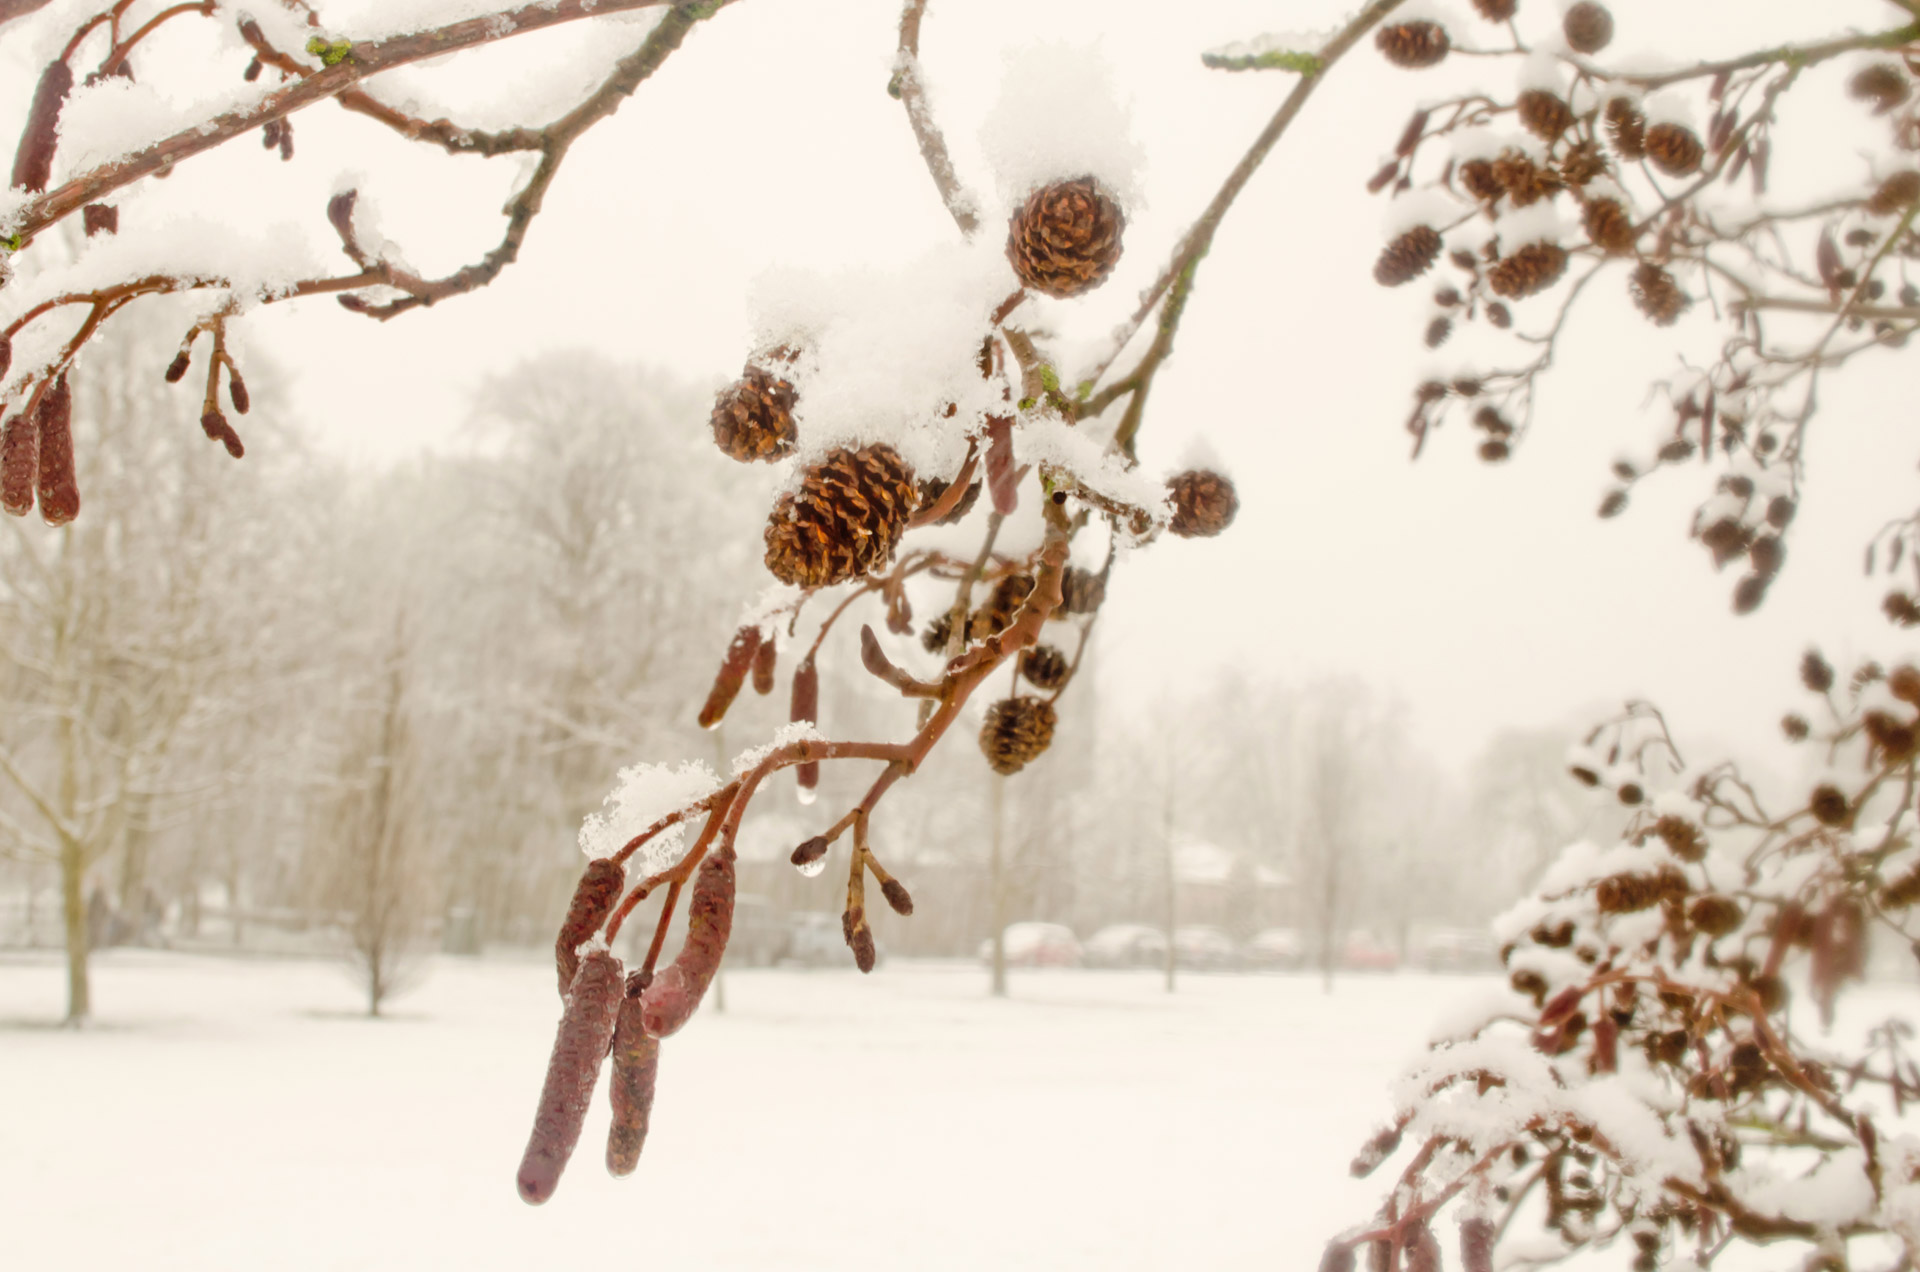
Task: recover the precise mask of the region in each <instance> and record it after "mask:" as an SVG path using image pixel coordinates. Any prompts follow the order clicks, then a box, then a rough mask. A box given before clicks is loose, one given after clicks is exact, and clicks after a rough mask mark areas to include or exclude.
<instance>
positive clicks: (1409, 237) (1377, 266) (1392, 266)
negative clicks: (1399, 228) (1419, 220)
mask: <svg viewBox="0 0 1920 1272" xmlns="http://www.w3.org/2000/svg"><path fill="white" fill-rule="evenodd" d="M1439 259H1440V233H1439V231H1438V230H1435V229H1434V228H1433V227H1432V226H1431V225H1416V226H1414V227H1413V228H1412V229H1410V230H1408V231H1407V232H1406V233H1405V234H1402V235H1401V236H1400V237H1399V238H1396V239H1395V240H1393V242H1391V243H1389V244H1387V246H1386V247H1385V249H1383V250H1382V251H1381V253H1380V259H1379V260H1377V261H1375V262H1374V263H1373V281H1374V282H1376V283H1379V284H1380V285H1381V286H1382V287H1398V286H1400V285H1401V284H1402V283H1410V282H1412V281H1413V280H1414V279H1416V278H1418V277H1420V275H1422V274H1424V273H1426V272H1427V271H1428V270H1430V269H1432V268H1433V263H1434V262H1435V261H1437V260H1439Z"/></svg>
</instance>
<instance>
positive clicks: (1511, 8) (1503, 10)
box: [1473, 0, 1520, 22]
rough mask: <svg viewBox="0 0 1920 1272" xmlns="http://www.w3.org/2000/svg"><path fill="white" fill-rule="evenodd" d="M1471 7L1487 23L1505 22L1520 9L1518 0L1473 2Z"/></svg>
mask: <svg viewBox="0 0 1920 1272" xmlns="http://www.w3.org/2000/svg"><path fill="white" fill-rule="evenodd" d="M1473 7H1474V9H1475V10H1477V11H1478V12H1479V14H1480V16H1481V17H1483V18H1485V19H1486V20H1487V21H1489V22H1505V21H1507V20H1508V19H1510V18H1511V17H1513V15H1514V13H1515V12H1516V11H1517V10H1518V9H1519V8H1520V0H1473Z"/></svg>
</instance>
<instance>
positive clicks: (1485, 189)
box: [1454, 159, 1506, 203]
mask: <svg viewBox="0 0 1920 1272" xmlns="http://www.w3.org/2000/svg"><path fill="white" fill-rule="evenodd" d="M1454 173H1455V175H1456V176H1458V177H1459V178H1460V188H1461V189H1463V190H1465V191H1466V192H1467V193H1468V194H1470V195H1472V196H1473V197H1474V198H1476V199H1478V200H1480V201H1481V202H1482V203H1492V202H1493V201H1494V200H1495V199H1497V198H1499V197H1500V196H1501V195H1503V194H1505V193H1506V189H1505V187H1503V186H1502V185H1501V184H1500V179H1499V178H1498V177H1496V176H1495V175H1494V173H1493V160H1491V159H1469V160H1467V161H1466V162H1465V163H1463V164H1461V165H1460V166H1459V167H1458V168H1456V169H1454Z"/></svg>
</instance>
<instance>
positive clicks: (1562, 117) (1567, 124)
mask: <svg viewBox="0 0 1920 1272" xmlns="http://www.w3.org/2000/svg"><path fill="white" fill-rule="evenodd" d="M1514 104H1515V106H1517V107H1518V108H1519V112H1520V123H1521V125H1522V126H1523V127H1524V128H1526V130H1527V131H1528V132H1530V133H1532V134H1533V135H1534V136H1536V137H1538V138H1540V139H1541V140H1543V141H1554V140H1556V139H1557V138H1558V137H1559V136H1560V134H1561V133H1563V132H1565V131H1566V130H1567V129H1569V128H1571V127H1573V108H1572V107H1571V106H1568V105H1567V104H1566V103H1565V102H1564V101H1561V100H1560V95H1559V94H1558V93H1553V92H1549V91H1548V90H1546V89H1544V88H1530V89H1528V90H1527V91H1526V92H1524V93H1522V94H1520V100H1519V101H1518V102H1516V103H1514Z"/></svg>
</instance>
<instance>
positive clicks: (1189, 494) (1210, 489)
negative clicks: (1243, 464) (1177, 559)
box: [1167, 468, 1240, 539]
mask: <svg viewBox="0 0 1920 1272" xmlns="http://www.w3.org/2000/svg"><path fill="white" fill-rule="evenodd" d="M1167 491H1168V497H1169V498H1170V499H1171V500H1172V502H1173V519H1172V521H1171V522H1169V523H1168V527H1167V528H1168V529H1170V530H1172V531H1173V532H1174V533H1175V534H1177V535H1179V536H1180V537H1181V538H1183V539H1210V538H1212V537H1213V536H1214V535H1216V534H1219V533H1220V532H1221V531H1222V530H1225V529H1226V528H1227V527H1228V526H1230V525H1232V524H1233V518H1234V514H1236V513H1238V512H1239V511H1240V496H1239V495H1238V494H1237V493H1236V492H1235V491H1234V489H1233V483H1232V482H1231V481H1229V480H1228V479H1227V478H1226V477H1224V476H1222V475H1221V474H1220V473H1216V472H1212V471H1210V470H1208V469H1205V468H1195V469H1191V470H1189V471H1187V472H1184V473H1180V474H1178V475H1176V476H1175V477H1173V478H1172V479H1171V480H1169V481H1168V482H1167Z"/></svg>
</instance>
